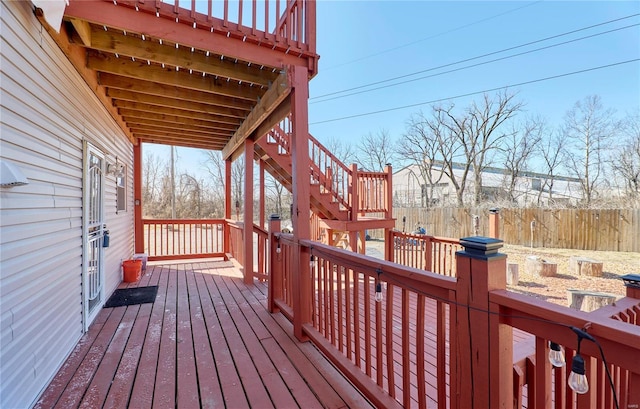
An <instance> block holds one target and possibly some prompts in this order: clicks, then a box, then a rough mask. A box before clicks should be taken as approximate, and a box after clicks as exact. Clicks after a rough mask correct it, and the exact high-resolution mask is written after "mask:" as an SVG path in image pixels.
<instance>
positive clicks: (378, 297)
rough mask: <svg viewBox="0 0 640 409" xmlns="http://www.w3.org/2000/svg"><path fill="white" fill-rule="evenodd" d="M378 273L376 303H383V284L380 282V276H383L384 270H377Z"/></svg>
mask: <svg viewBox="0 0 640 409" xmlns="http://www.w3.org/2000/svg"><path fill="white" fill-rule="evenodd" d="M376 273H378V278H376V295H375V300H376V302H382V283H381V282H380V274H382V270H380V269H377V270H376Z"/></svg>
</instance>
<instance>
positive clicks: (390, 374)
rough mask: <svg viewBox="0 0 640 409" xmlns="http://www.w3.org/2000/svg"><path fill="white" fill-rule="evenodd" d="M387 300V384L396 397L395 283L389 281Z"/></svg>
mask: <svg viewBox="0 0 640 409" xmlns="http://www.w3.org/2000/svg"><path fill="white" fill-rule="evenodd" d="M386 298H387V300H386V307H387V310H386V321H387V331H386V339H385V342H386V354H387V385H388V389H389V390H388V393H389V396H391V397H392V398H395V397H396V382H395V371H394V369H395V368H394V365H393V285H391V284H389V283H387V297H386Z"/></svg>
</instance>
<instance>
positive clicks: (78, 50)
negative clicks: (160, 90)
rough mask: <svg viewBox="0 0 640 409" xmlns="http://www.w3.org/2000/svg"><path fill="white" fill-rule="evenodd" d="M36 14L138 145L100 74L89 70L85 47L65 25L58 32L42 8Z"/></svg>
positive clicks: (107, 108)
mask: <svg viewBox="0 0 640 409" xmlns="http://www.w3.org/2000/svg"><path fill="white" fill-rule="evenodd" d="M35 15H36V17H37V18H38V21H40V23H41V24H42V27H43V28H44V29H45V30H46V31H47V33H49V35H50V36H51V38H53V40H54V41H55V42H56V44H58V47H60V50H62V52H63V53H64V55H65V56H66V57H67V58H68V59H69V61H70V62H71V64H72V65H73V66H74V67H75V69H76V71H78V73H79V74H80V76H81V77H82V78H83V79H84V81H85V82H86V83H87V85H88V86H89V88H91V90H92V91H93V92H94V94H95V95H96V97H97V98H98V100H99V101H100V103H102V105H103V106H104V107H105V109H106V110H107V112H108V113H109V115H110V116H111V117H112V118H113V120H114V121H115V122H116V123H117V124H118V127H120V129H121V130H122V132H123V133H124V134H125V135H126V136H127V138H128V139H129V141H130V142H131V143H132V144H134V145H137V144H138V142H137V140H136V138H135V137H134V136H133V135H132V134H131V131H130V130H129V129H128V128H127V126H126V124H125V123H124V121H123V120H122V119H121V118H120V115H118V112H117V110H116V109H115V108H114V107H113V106H112V105H111V100H110V98H109V97H107V95H106V92H105V89H104V87H102V86H100V83H99V81H98V76H97V75H96V73H95V72H93V71H91V70H89V69H87V68H86V66H85V62H86V55H85V54H86V52H85V49H84V47H81V46H78V45H75V44H72V43H71V42H70V41H69V35H68V33H67V31H66V28H65V26H64V25H62V26H61V27H60V32H59V33H58V32H56V31H55V30H54V29H53V28H52V27H51V26H50V25H49V23H47V21H46V20H45V19H44V13H43V11H42V9H36V10H35Z"/></svg>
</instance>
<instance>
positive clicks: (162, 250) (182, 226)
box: [142, 219, 226, 260]
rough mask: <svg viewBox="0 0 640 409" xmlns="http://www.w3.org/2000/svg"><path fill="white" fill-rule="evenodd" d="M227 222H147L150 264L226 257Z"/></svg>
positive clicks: (149, 220) (167, 220)
mask: <svg viewBox="0 0 640 409" xmlns="http://www.w3.org/2000/svg"><path fill="white" fill-rule="evenodd" d="M225 223H226V222H225V220H223V219H205V220H201V219H185V220H173V219H144V220H142V225H143V226H144V239H145V240H144V251H145V253H147V255H148V256H149V259H150V260H169V259H181V258H204V257H220V256H224V243H223V240H224V227H225Z"/></svg>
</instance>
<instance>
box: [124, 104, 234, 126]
mask: <svg viewBox="0 0 640 409" xmlns="http://www.w3.org/2000/svg"><path fill="white" fill-rule="evenodd" d="M120 115H122V116H123V118H124V120H125V121H126V122H127V123H130V122H133V121H149V123H158V124H167V125H169V124H171V125H176V126H181V127H182V128H185V127H194V128H204V129H216V130H219V131H231V132H234V131H235V130H236V129H237V128H238V127H237V126H236V125H231V124H221V123H218V122H211V121H203V120H200V119H191V118H182V117H179V116H175V115H162V114H156V113H152V112H142V111H135V110H129V109H125V108H123V109H121V110H120Z"/></svg>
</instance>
